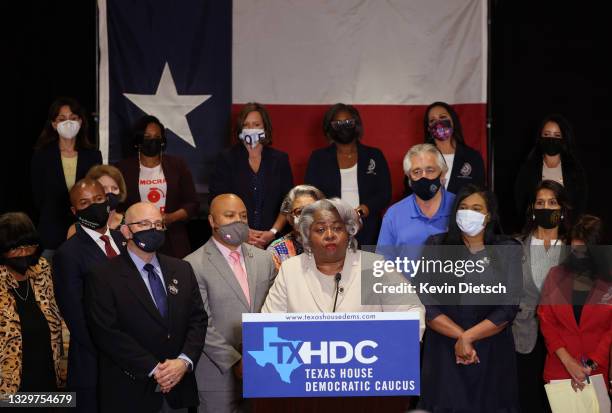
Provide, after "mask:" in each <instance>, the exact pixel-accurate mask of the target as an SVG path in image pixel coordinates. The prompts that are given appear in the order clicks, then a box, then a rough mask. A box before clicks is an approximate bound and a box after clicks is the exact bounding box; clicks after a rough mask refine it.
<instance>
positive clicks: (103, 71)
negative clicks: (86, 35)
mask: <svg viewBox="0 0 612 413" xmlns="http://www.w3.org/2000/svg"><path fill="white" fill-rule="evenodd" d="M98 42H99V47H100V50H99V53H100V63H99V64H100V66H99V68H98V70H99V72H98V73H99V80H98V82H99V83H98V107H99V111H100V113H99V115H98V116H99V118H98V126H99V130H98V137H99V142H100V152H102V162H103V163H108V149H109V136H108V135H109V133H108V120H109V102H110V97H109V94H110V89H109V80H108V31H107V22H106V0H98Z"/></svg>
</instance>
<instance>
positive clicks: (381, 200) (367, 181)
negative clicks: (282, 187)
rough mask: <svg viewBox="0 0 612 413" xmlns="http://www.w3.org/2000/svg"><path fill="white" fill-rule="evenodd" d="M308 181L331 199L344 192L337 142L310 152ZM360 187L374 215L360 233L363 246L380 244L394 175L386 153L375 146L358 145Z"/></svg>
mask: <svg viewBox="0 0 612 413" xmlns="http://www.w3.org/2000/svg"><path fill="white" fill-rule="evenodd" d="M304 181H305V183H307V184H309V185H314V186H315V187H317V188H319V189H320V190H321V191H323V193H324V194H325V196H326V197H327V198H333V197H340V195H341V194H342V188H341V178H340V167H339V166H338V158H337V157H336V145H334V144H332V145H330V146H327V147H325V148H321V149H317V150H315V151H314V152H312V154H311V155H310V159H309V160H308V166H307V168H306V177H305V179H304ZM357 186H358V187H359V202H360V203H361V204H365V205H367V207H368V208H369V209H370V215H369V216H368V217H367V218H366V219H365V220H364V223H363V228H362V229H361V231H359V232H358V233H357V241H359V244H360V245H376V241H377V240H378V232H379V231H380V225H381V221H382V212H383V210H384V209H385V208H386V207H387V206H388V205H389V203H390V202H391V176H390V174H389V166H388V165H387V161H386V159H385V156H384V155H383V153H382V152H381V151H380V150H379V149H377V148H373V147H371V146H365V145H362V144H361V143H358V144H357Z"/></svg>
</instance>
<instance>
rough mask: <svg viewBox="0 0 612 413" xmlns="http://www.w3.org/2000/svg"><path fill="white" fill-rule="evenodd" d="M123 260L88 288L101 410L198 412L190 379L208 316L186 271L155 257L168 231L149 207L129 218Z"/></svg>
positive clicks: (96, 275) (99, 271)
mask: <svg viewBox="0 0 612 413" xmlns="http://www.w3.org/2000/svg"><path fill="white" fill-rule="evenodd" d="M125 222H126V223H125V225H123V226H122V227H121V233H122V234H123V236H124V237H125V238H126V239H127V240H128V241H127V251H126V253H125V254H122V256H121V257H118V258H115V259H113V260H110V261H108V262H107V263H105V264H104V265H101V266H99V267H97V268H96V269H95V270H94V271H93V273H92V274H91V276H90V278H89V280H88V283H87V288H86V303H87V308H88V316H89V321H90V328H91V333H92V338H93V341H94V343H95V344H96V346H97V347H98V349H99V351H100V374H99V387H98V389H99V396H100V409H101V410H102V411H113V412H124V411H125V412H136V411H151V412H154V411H159V412H171V411H181V412H183V411H184V412H186V411H187V408H189V407H193V406H197V404H198V393H197V387H196V381H195V377H194V374H193V371H194V369H195V366H196V363H197V362H198V360H199V358H200V354H201V353H202V349H203V347H204V339H205V336H206V325H207V315H206V313H205V312H204V306H203V303H202V297H201V296H200V291H199V287H198V283H197V281H196V279H195V276H194V273H193V270H192V269H191V266H190V265H189V264H188V263H186V262H185V261H183V260H179V259H176V258H172V257H168V256H165V255H162V254H159V253H157V251H158V250H159V248H161V246H162V245H163V243H164V238H165V230H166V226H165V224H164V222H163V220H162V215H161V213H160V211H159V209H158V208H156V207H155V206H154V205H152V204H149V203H144V202H139V203H136V204H134V205H132V206H131V207H130V208H129V209H128V210H127V212H126V215H125Z"/></svg>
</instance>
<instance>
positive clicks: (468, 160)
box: [404, 144, 486, 195]
mask: <svg viewBox="0 0 612 413" xmlns="http://www.w3.org/2000/svg"><path fill="white" fill-rule="evenodd" d="M467 184H475V185H478V186H479V187H481V188H484V187H485V185H486V176H485V167H484V161H483V160H482V156H480V152H478V151H477V150H476V149H473V148H470V147H469V146H467V145H461V144H458V145H457V147H456V148H455V159H454V160H453V169H452V170H451V173H450V181H449V182H448V187H447V188H446V190H447V191H448V192H452V193H453V194H457V193H458V192H459V190H460V189H461V188H462V187H463V186H464V185H467ZM404 194H405V195H410V194H412V189H411V188H410V186H409V185H408V177H407V176H404Z"/></svg>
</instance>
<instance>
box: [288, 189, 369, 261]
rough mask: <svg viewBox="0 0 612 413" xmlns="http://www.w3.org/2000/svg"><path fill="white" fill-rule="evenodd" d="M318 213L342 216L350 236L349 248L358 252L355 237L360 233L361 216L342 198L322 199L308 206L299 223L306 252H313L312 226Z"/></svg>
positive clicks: (303, 211)
mask: <svg viewBox="0 0 612 413" xmlns="http://www.w3.org/2000/svg"><path fill="white" fill-rule="evenodd" d="M317 211H330V212H336V213H338V215H339V216H340V219H341V220H342V222H344V225H345V226H346V232H348V234H349V247H350V248H351V249H352V250H353V251H356V250H357V240H356V239H355V235H356V234H357V232H358V231H359V216H358V215H357V212H355V210H354V209H353V208H351V206H350V205H349V204H347V203H346V202H344V201H343V200H341V199H340V198H331V199H321V200H319V201H317V202H315V203H313V204H310V205H307V206H306V207H305V208H304V209H303V210H302V215H300V220H299V222H298V231H299V232H300V236H301V240H302V244H303V245H304V250H305V251H307V252H310V251H311V247H310V226H311V225H312V223H313V222H314V214H315V213H316V212H317Z"/></svg>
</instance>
